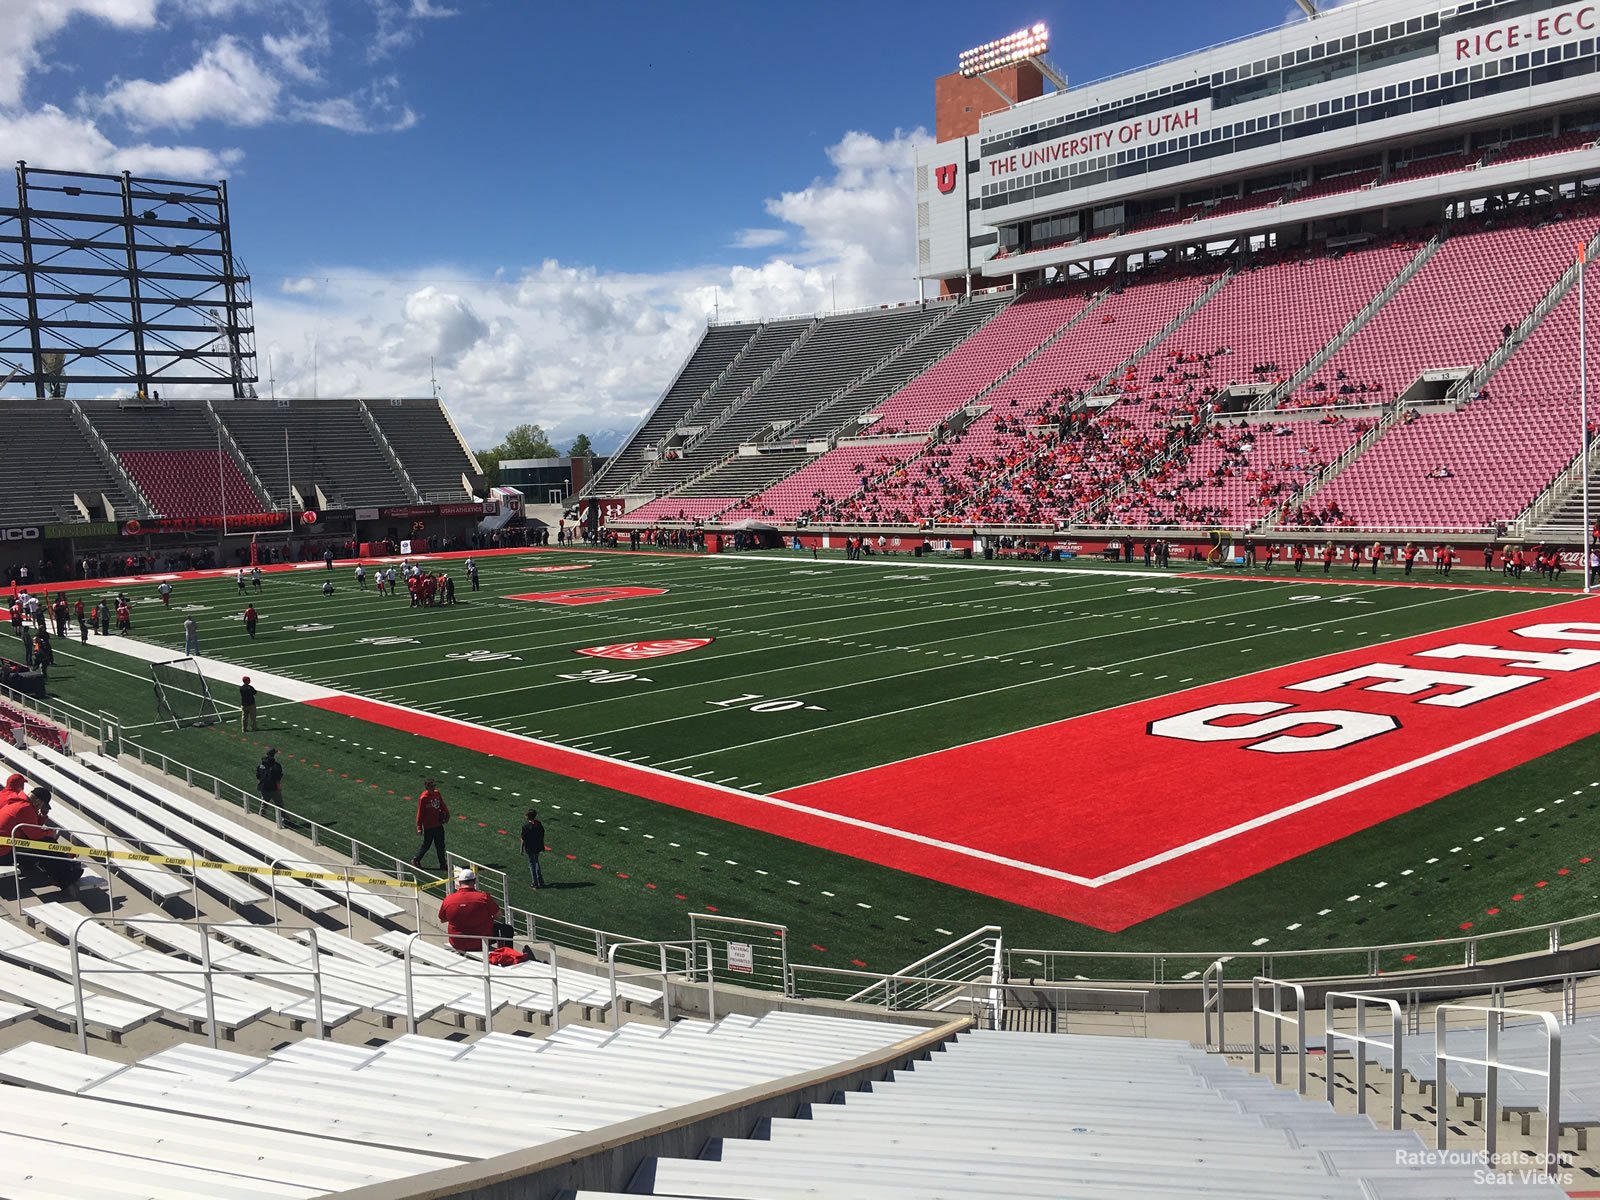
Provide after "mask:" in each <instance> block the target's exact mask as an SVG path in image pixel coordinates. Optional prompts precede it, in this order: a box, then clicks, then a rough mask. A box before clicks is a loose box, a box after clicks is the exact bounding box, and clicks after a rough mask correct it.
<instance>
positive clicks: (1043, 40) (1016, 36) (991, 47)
mask: <svg viewBox="0 0 1600 1200" xmlns="http://www.w3.org/2000/svg"><path fill="white" fill-rule="evenodd" d="M1049 48H1050V30H1049V29H1047V28H1046V27H1045V24H1044V22H1043V21H1040V22H1038V23H1037V24H1035V25H1030V26H1029V27H1028V28H1027V29H1019V30H1017V32H1016V33H1012V34H1007V35H1006V36H1005V37H1003V38H998V39H996V40H995V41H992V42H985V43H984V44H983V45H981V46H974V47H973V48H972V49H971V50H963V51H962V52H961V57H960V58H959V59H958V60H957V65H956V69H957V71H959V72H960V73H961V74H962V75H965V76H966V77H967V78H968V79H972V78H975V77H977V76H980V75H985V74H987V73H988V72H990V71H995V70H998V69H999V68H1001V67H1009V66H1011V65H1012V64H1013V63H1019V62H1026V61H1027V60H1028V59H1030V58H1038V57H1039V56H1040V55H1042V54H1043V53H1044V52H1045V51H1046V50H1048V49H1049Z"/></svg>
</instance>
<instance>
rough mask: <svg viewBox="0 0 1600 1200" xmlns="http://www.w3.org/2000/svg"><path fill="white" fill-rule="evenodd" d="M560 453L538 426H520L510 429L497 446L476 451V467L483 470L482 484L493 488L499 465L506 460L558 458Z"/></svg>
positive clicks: (498, 479) (498, 480) (496, 481)
mask: <svg viewBox="0 0 1600 1200" xmlns="http://www.w3.org/2000/svg"><path fill="white" fill-rule="evenodd" d="M559 457H561V454H560V451H558V450H557V449H556V448H555V447H554V446H552V445H551V444H550V439H549V438H548V437H547V436H546V435H545V432H544V428H543V427H542V426H540V425H532V424H526V423H524V424H522V425H518V426H516V427H514V428H513V429H511V430H510V431H509V432H508V433H507V434H506V436H505V437H504V438H503V439H502V440H501V442H500V444H499V445H498V446H495V447H492V448H491V449H488V450H479V451H478V465H479V466H480V467H482V468H483V484H484V486H485V487H494V486H496V485H497V484H498V483H499V482H500V463H501V461H502V460H504V459H508V458H559Z"/></svg>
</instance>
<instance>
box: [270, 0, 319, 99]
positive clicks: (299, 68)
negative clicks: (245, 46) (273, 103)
mask: <svg viewBox="0 0 1600 1200" xmlns="http://www.w3.org/2000/svg"><path fill="white" fill-rule="evenodd" d="M332 41H333V39H332V31H331V30H330V29H329V27H328V21H327V18H326V17H325V16H323V15H321V14H315V15H314V18H313V20H312V21H311V22H310V23H308V24H307V26H306V27H305V28H304V29H300V30H297V31H295V32H294V33H286V34H284V35H283V36H281V37H280V36H278V35H277V34H272V33H268V34H264V35H263V36H262V38H261V48H262V49H263V50H265V51H266V52H267V53H268V54H269V55H271V56H272V59H273V61H274V62H276V63H277V64H278V69H279V70H280V71H282V72H283V73H284V74H285V75H288V76H289V77H290V78H292V79H297V80H299V81H300V82H301V83H321V82H322V69H321V68H320V67H319V66H317V65H316V60H318V59H320V58H322V57H323V56H324V55H326V54H327V53H328V51H329V49H330V48H331V46H332Z"/></svg>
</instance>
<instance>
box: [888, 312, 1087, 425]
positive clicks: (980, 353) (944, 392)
mask: <svg viewBox="0 0 1600 1200" xmlns="http://www.w3.org/2000/svg"><path fill="white" fill-rule="evenodd" d="M1088 299H1089V297H1088V296H1087V295H1085V294H1084V293H1083V292H1081V291H1056V290H1053V289H1052V290H1049V291H1042V292H1039V293H1036V294H1035V295H1034V296H1030V297H1029V298H1027V299H1024V300H1020V301H1018V302H1017V303H1015V304H1013V305H1011V306H1010V307H1008V308H1006V309H1005V310H1004V311H1002V312H1001V313H1000V314H999V315H998V316H996V317H995V318H994V319H993V320H992V321H990V322H989V323H988V324H987V325H985V326H984V327H983V328H982V329H980V330H978V332H977V333H975V334H973V335H972V336H971V337H969V338H968V339H967V340H966V341H964V342H962V343H961V344H960V345H959V346H957V347H956V348H955V349H954V350H952V351H951V352H950V353H949V354H947V355H945V356H944V357H943V358H941V359H940V360H939V361H938V362H937V363H935V364H934V365H933V366H932V367H930V368H929V369H928V370H926V371H924V372H923V373H922V374H921V375H918V376H917V377H916V378H915V379H913V380H912V381H911V382H910V383H908V384H906V386H905V387H903V388H901V389H900V390H899V391H898V392H896V393H895V394H894V395H892V396H890V397H889V398H888V399H887V400H885V401H884V402H883V403H882V404H881V405H879V406H878V413H879V414H880V419H879V420H878V421H876V422H875V423H874V424H873V425H872V426H871V427H870V428H869V429H868V430H867V432H868V433H869V434H872V435H874V436H876V435H880V434H886V433H900V432H913V433H925V432H927V431H928V430H930V429H932V428H933V427H934V426H935V425H937V424H938V423H939V422H940V421H942V420H944V419H945V418H946V417H948V416H949V415H950V414H951V413H953V412H955V411H956V410H957V409H959V408H961V407H962V406H963V405H964V404H967V403H968V402H969V401H970V400H972V398H973V397H974V396H976V395H977V394H978V393H979V392H981V391H982V390H983V389H984V388H986V387H988V386H989V385H990V384H992V383H993V382H994V381H995V380H996V379H998V378H1000V376H1002V375H1004V374H1005V373H1006V372H1007V371H1009V370H1010V369H1011V368H1012V367H1014V366H1016V364H1017V363H1018V362H1019V361H1020V360H1021V359H1023V358H1025V357H1026V356H1027V355H1028V354H1030V353H1031V352H1032V351H1034V350H1035V349H1037V348H1038V346H1039V343H1041V342H1043V341H1044V340H1045V339H1046V338H1048V337H1049V336H1050V335H1051V334H1052V333H1054V332H1055V331H1056V330H1057V329H1059V328H1060V327H1061V326H1063V325H1065V324H1066V323H1067V322H1068V321H1070V320H1071V319H1072V318H1073V316H1074V314H1076V313H1077V312H1078V310H1079V309H1081V308H1082V307H1083V306H1084V304H1085V303H1087V301H1088Z"/></svg>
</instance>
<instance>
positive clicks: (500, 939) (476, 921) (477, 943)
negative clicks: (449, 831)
mask: <svg viewBox="0 0 1600 1200" xmlns="http://www.w3.org/2000/svg"><path fill="white" fill-rule="evenodd" d="M499 915H500V906H499V905H498V904H496V903H495V899H494V897H493V896H491V895H489V893H488V892H483V891H479V890H478V875H477V872H476V871H474V870H473V869H472V868H471V867H462V868H461V869H460V870H459V871H457V872H456V890H455V891H453V892H451V893H450V894H449V895H448V896H446V897H445V898H444V900H443V902H442V903H441V904H440V905H439V921H440V923H441V924H443V925H444V927H445V929H446V930H447V931H448V932H449V934H450V948H451V949H452V950H462V951H465V952H466V953H468V954H474V953H477V952H478V951H480V950H482V949H483V943H484V940H485V939H488V938H492V939H494V942H495V944H496V945H501V946H504V945H509V944H510V942H511V938H512V936H513V933H512V929H511V926H509V925H506V924H504V923H503V922H501V921H497V920H496V919H495V918H496V917H498V916H499Z"/></svg>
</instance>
